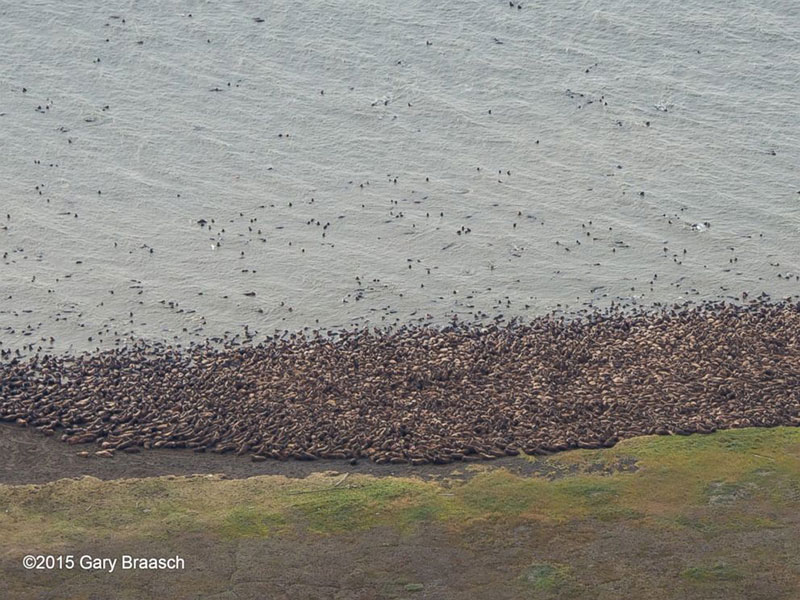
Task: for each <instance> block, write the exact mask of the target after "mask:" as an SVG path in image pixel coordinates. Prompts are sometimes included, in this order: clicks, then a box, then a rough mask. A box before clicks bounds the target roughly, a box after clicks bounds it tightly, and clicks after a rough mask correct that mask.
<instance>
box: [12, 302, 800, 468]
mask: <svg viewBox="0 0 800 600" xmlns="http://www.w3.org/2000/svg"><path fill="white" fill-rule="evenodd" d="M799 333H800V303H798V304H792V303H791V302H788V301H787V302H782V303H766V302H753V303H751V304H748V305H738V304H728V303H705V304H701V305H697V306H693V307H689V306H685V307H679V308H678V309H677V310H676V309H675V308H673V309H668V308H662V309H659V310H639V311H638V312H635V313H631V312H629V311H628V312H624V311H607V312H605V313H600V312H597V313H594V314H591V315H588V316H586V317H581V318H574V319H564V317H556V316H554V315H548V316H542V317H539V318H536V319H533V320H532V321H530V322H527V323H516V322H512V323H510V324H505V325H498V324H493V325H490V326H486V325H475V324H472V325H465V324H460V323H458V322H454V323H452V324H451V325H449V326H446V327H438V328H437V327H431V326H413V327H403V328H400V329H395V330H391V329H390V330H381V331H379V330H373V331H370V330H368V329H361V330H352V331H340V332H336V333H331V332H329V333H327V334H325V335H322V334H316V335H315V336H314V337H307V336H304V335H299V334H292V335H284V336H281V337H278V336H275V337H273V338H270V339H268V340H267V341H265V342H262V343H260V344H258V345H254V344H249V345H240V346H230V345H229V346H225V347H219V346H212V345H210V344H206V345H201V346H193V347H191V348H188V349H179V348H173V347H170V346H162V345H148V344H146V343H144V342H142V343H138V344H135V345H134V346H132V347H128V348H125V349H117V350H109V351H103V352H99V353H92V354H83V355H80V356H53V355H37V356H34V357H31V358H28V359H25V360H20V359H13V360H11V361H6V362H4V363H0V419H2V420H4V421H12V422H16V423H18V424H20V425H23V426H28V427H33V428H36V429H38V430H39V431H41V432H43V433H44V434H47V435H55V434H58V435H59V436H60V437H61V439H62V440H63V441H65V442H67V443H69V444H89V443H91V444H96V446H97V447H96V448H95V450H96V451H97V452H99V453H101V455H110V454H111V453H113V452H114V451H126V452H138V451H139V450H140V449H141V448H192V449H194V450H195V451H197V452H203V451H208V452H233V453H237V454H241V455H250V456H251V457H252V458H253V459H254V460H263V459H266V458H269V457H272V458H275V459H281V460H285V459H289V458H295V459H302V460H311V459H315V458H340V459H350V460H356V459H358V458H368V459H370V460H373V461H375V462H377V463H387V462H388V463H412V464H424V463H447V462H451V461H455V460H465V461H467V460H478V459H488V458H493V457H498V456H505V455H516V454H519V453H520V452H526V453H533V454H536V453H551V452H555V451H559V450H566V449H569V448H600V447H604V446H605V447H608V446H612V445H614V444H615V443H616V442H617V441H618V440H621V439H624V438H630V437H633V436H639V435H646V434H682V435H683V434H689V433H697V432H699V433H708V432H712V431H714V430H716V429H721V428H734V427H749V426H761V427H772V426H777V425H800V340H799V339H798V334H799Z"/></svg>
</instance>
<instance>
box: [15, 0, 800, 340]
mask: <svg viewBox="0 0 800 600" xmlns="http://www.w3.org/2000/svg"><path fill="white" fill-rule="evenodd" d="M521 4H522V8H517V6H516V5H514V6H510V5H509V2H508V1H499V0H491V1H489V0H480V1H479V0H475V1H467V0H459V1H441V2H430V1H428V0H416V1H414V0H407V1H403V2H391V3H390V2H377V1H374V0H369V1H368V0H347V1H344V0H341V1H331V0H327V1H311V2H306V3H299V4H298V3H295V2H254V1H243V2H234V1H228V0H220V1H215V2H210V1H191V2H158V1H155V0H141V1H139V0H137V1H132V0H131V1H126V2H96V1H95V2H93V1H81V2H74V1H73V2H60V1H59V2H56V1H52V0H51V1H35V0H32V1H29V2H18V1H16V0H5V1H2V2H0V149H1V151H0V213H1V214H0V256H1V257H2V258H1V259H0V342H2V346H0V348H5V349H9V348H12V349H19V350H23V349H24V350H25V351H26V352H29V351H30V350H31V349H32V348H35V347H38V346H41V347H42V348H43V349H46V350H51V351H83V350H91V349H94V348H107V347H113V346H115V345H120V344H124V343H126V342H127V341H130V339H131V338H139V337H142V338H146V339H150V340H164V341H167V342H172V343H181V344H186V343H189V342H192V341H201V340H203V339H205V338H208V337H219V336H226V335H227V336H228V337H233V336H236V335H239V336H240V337H242V336H245V335H246V334H247V335H253V336H255V339H256V340H257V339H260V338H261V337H263V336H264V335H269V334H272V333H273V332H274V331H275V330H276V329H277V330H281V331H283V330H290V331H292V330H298V329H302V328H303V327H309V328H341V327H352V326H360V327H363V326H370V327H382V326H387V325H391V324H396V323H415V322H417V321H418V320H420V319H422V320H423V321H425V322H432V323H441V322H446V321H447V320H449V319H450V318H452V317H453V316H454V315H457V316H459V317H460V318H462V319H465V320H470V319H476V318H477V319H484V320H486V319H494V318H501V315H502V318H504V319H510V318H512V317H515V316H518V317H522V318H525V317H528V316H534V315H539V314H543V313H547V312H550V311H553V310H556V311H565V312H575V311H579V310H589V309H592V308H602V307H605V306H608V305H609V304H610V303H611V302H612V301H613V302H620V303H623V304H628V305H630V304H639V305H651V304H653V303H656V302H662V303H667V302H668V303H673V302H685V301H687V300H694V301H699V300H703V299H725V298H728V299H734V298H740V297H741V294H742V292H747V293H749V294H750V297H755V296H758V295H759V294H761V293H766V294H769V295H770V296H772V297H773V298H779V297H780V298H782V297H787V296H793V295H797V294H798V293H799V291H800V281H799V280H798V279H799V278H800V176H799V175H798V173H800V170H798V166H800V97H799V96H798V90H800V4H798V3H797V2H795V1H793V0H775V1H765V0H758V1H756V0H747V1H739V2H729V1H726V2H722V1H716V2H697V1H696V0H693V1H686V2H678V1H672V2H660V3H642V2H635V1H633V0H609V1H604V2H598V1H590V0H587V1H581V2H573V1H564V2H554V3H533V2H530V3H529V2H525V1H523V2H522V3H521ZM203 222H205V225H202V224H201V223H203ZM245 328H246V329H245ZM51 337H52V341H51V340H50V338H51Z"/></svg>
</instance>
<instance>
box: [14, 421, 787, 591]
mask: <svg viewBox="0 0 800 600" xmlns="http://www.w3.org/2000/svg"><path fill="white" fill-rule="evenodd" d="M79 450H80V449H76V448H72V447H65V445H64V444H61V443H59V442H57V441H56V440H53V439H50V438H43V437H40V436H38V435H34V434H32V432H29V431H26V430H21V429H15V428H8V427H3V428H0V451H2V452H3V453H4V457H5V458H6V460H4V463H3V465H2V469H3V470H2V480H3V481H4V483H2V484H0V534H1V535H0V574H1V575H2V577H0V597H2V598H15V599H16V598H19V599H22V600H25V599H28V598H30V599H34V598H36V599H45V598H47V599H50V598H53V599H55V598H59V599H60V598H76V599H94V598H112V597H113V598H124V599H127V598H130V599H139V598H164V597H169V598H202V599H218V600H222V599H225V600H239V599H254V600H255V599H259V600H260V599H265V598H268V599H273V598H274V599H292V600H294V599H316V598H319V599H322V598H324V599H335V600H350V599H364V600H367V599H402V598H430V599H440V598H442V599H449V598H459V599H461V598H474V599H482V598H487V599H491V600H502V599H506V598H507V599H518V598H520V599H521V598H532V599H537V598H542V599H545V598H546V599H556V598H598V599H609V600H610V599H615V600H616V599H620V598H631V599H633V598H636V599H640V598H665V599H671V598H675V599H678V598H681V599H683V598H697V599H703V600H706V599H714V598H720V599H723V598H724V599H725V600H736V599H764V600H776V599H786V600H790V599H795V598H798V597H800V553H798V552H797V549H798V540H800V429H797V428H776V429H770V430H765V429H744V430H737V431H729V432H718V433H715V434H713V435H707V436H697V435H693V436H688V437H683V436H674V437H672V436H668V437H649V438H638V439H636V440H628V441H626V442H623V443H621V444H619V445H618V446H616V447H615V448H612V449H604V450H596V451H595V450H591V451H582V450H579V451H574V452H565V453H560V454H557V455H553V456H550V457H535V458H534V457H519V458H514V459H503V460H501V461H487V462H483V463H473V464H470V465H463V464H462V465H459V466H453V465H444V466H432V467H429V468H428V470H425V469H419V468H413V469H412V468H411V467H403V468H397V467H396V466H392V467H391V468H384V467H381V466H377V465H371V464H369V463H366V464H364V463H362V464H360V465H357V466H356V467H350V465H348V464H347V463H338V462H337V463H335V465H323V464H322V463H321V461H317V462H316V463H290V462H289V463H271V462H269V461H268V462H264V463H252V462H250V461H249V460H247V459H240V458H239V459H237V458H235V457H216V456H211V455H208V456H206V455H195V454H193V453H183V452H174V451H163V452H147V453H144V452H143V453H140V454H136V455H120V456H117V457H115V458H113V459H99V458H91V459H85V458H81V457H78V456H77V455H75V452H77V451H79ZM209 459H210V460H209ZM218 459H221V460H219V462H215V461H217V460H218ZM506 463H507V464H506ZM334 466H335V468H332V467H334ZM326 467H327V468H326ZM209 472H216V473H223V474H224V475H208V474H205V475H193V476H192V475H190V474H192V473H209ZM82 475H90V476H88V477H81V476H82ZM65 477H66V478H71V479H63V478H65ZM48 481H49V483H48ZM45 553H47V554H52V555H69V554H72V555H74V556H75V557H76V559H77V558H78V557H79V556H82V555H91V556H92V557H120V556H121V555H123V554H131V555H135V556H142V557H170V556H175V555H180V556H181V557H182V558H183V559H184V563H185V568H184V569H183V570H174V571H169V570H149V571H142V570H139V571H132V570H125V571H123V570H121V569H119V568H118V569H117V570H115V571H114V572H111V573H110V572H107V571H102V570H83V569H79V568H73V569H62V570H57V569H51V570H36V569H34V570H26V569H24V568H23V567H22V557H23V556H25V555H26V554H45Z"/></svg>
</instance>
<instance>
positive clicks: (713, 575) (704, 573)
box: [681, 563, 744, 583]
mask: <svg viewBox="0 0 800 600" xmlns="http://www.w3.org/2000/svg"><path fill="white" fill-rule="evenodd" d="M681 577H683V578H684V579H685V580H687V581H690V582H693V583H715V582H719V581H739V580H741V579H743V578H744V574H743V573H742V572H741V571H740V570H739V569H737V568H736V567H734V566H731V565H728V564H726V563H716V564H714V565H711V566H696V567H690V568H688V569H686V570H685V571H683V572H682V573H681Z"/></svg>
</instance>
